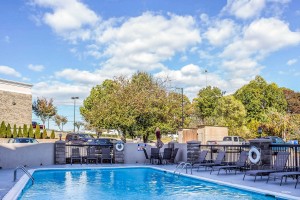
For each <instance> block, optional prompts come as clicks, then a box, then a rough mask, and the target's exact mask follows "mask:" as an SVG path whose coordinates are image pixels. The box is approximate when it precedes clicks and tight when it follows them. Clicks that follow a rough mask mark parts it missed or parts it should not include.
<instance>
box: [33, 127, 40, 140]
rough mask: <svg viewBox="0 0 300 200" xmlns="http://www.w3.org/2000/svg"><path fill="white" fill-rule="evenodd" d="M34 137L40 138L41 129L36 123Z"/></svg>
mask: <svg viewBox="0 0 300 200" xmlns="http://www.w3.org/2000/svg"><path fill="white" fill-rule="evenodd" d="M34 138H35V139H40V138H41V129H40V126H39V125H37V126H36V128H35V131H34Z"/></svg>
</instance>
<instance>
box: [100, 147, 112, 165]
mask: <svg viewBox="0 0 300 200" xmlns="http://www.w3.org/2000/svg"><path fill="white" fill-rule="evenodd" d="M103 160H110V164H112V160H113V158H112V156H111V154H110V148H102V151H101V163H103Z"/></svg>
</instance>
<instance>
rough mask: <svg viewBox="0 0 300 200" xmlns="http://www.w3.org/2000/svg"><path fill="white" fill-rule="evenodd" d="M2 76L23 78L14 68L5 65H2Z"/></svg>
mask: <svg viewBox="0 0 300 200" xmlns="http://www.w3.org/2000/svg"><path fill="white" fill-rule="evenodd" d="M0 74H4V75H9V76H15V77H21V74H20V73H19V72H17V71H16V70H15V69H14V68H11V67H8V66H4V65H0Z"/></svg>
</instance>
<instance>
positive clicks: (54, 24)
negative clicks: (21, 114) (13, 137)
mask: <svg viewBox="0 0 300 200" xmlns="http://www.w3.org/2000/svg"><path fill="white" fill-rule="evenodd" d="M0 13H1V15H0V78H2V79H7V80H13V81H18V82H25V83H30V84H33V88H32V92H33V99H36V98H37V97H46V98H53V99H54V103H55V105H57V106H58V114H60V115H64V116H67V117H68V119H69V121H72V120H73V103H74V102H73V101H72V100H71V97H72V96H78V97H79V98H80V99H79V100H78V101H77V105H81V104H82V101H83V100H84V99H85V98H86V97H87V96H88V95H89V92H90V89H91V88H92V87H93V86H95V85H97V84H101V83H102V81H103V80H105V79H112V78H113V77H115V76H120V75H124V76H130V75H131V74H133V73H135V72H136V71H147V72H149V73H151V74H153V76H155V77H158V78H165V77H168V79H169V80H170V86H173V87H183V88H184V93H185V94H186V95H188V96H189V97H190V98H191V99H192V98H194V97H195V96H196V95H197V93H198V91H199V90H200V89H201V88H203V87H205V86H206V84H207V85H212V86H217V87H219V88H220V89H221V90H223V91H226V92H227V94H229V93H233V92H234V91H236V90H237V89H238V88H240V87H241V86H242V85H244V84H246V83H248V82H249V81H250V80H252V79H253V78H254V77H255V76H256V75H261V76H263V77H264V78H265V79H266V80H267V81H268V82H275V83H277V84H278V85H279V86H280V87H287V88H290V89H293V90H295V91H300V89H299V87H300V84H299V83H300V81H299V78H300V65H299V63H300V2H299V1H298V0H239V1H234V0H227V1H225V0H201V1H200V0H185V1H181V0H164V1H158V0H101V1H98V0H64V1H61V0H14V1H11V0H4V1H2V2H1V6H0ZM205 71H206V72H205ZM79 115H80V114H79V112H78V106H76V116H77V117H76V118H78V119H80V116H79ZM33 119H36V117H34V116H33ZM52 126H53V125H52ZM53 128H55V127H53ZM66 129H69V130H70V129H72V123H68V125H66Z"/></svg>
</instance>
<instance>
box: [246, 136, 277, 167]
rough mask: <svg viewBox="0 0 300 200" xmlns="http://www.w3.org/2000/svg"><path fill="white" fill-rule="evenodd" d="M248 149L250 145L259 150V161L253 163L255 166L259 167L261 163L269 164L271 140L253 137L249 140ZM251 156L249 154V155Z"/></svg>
mask: <svg viewBox="0 0 300 200" xmlns="http://www.w3.org/2000/svg"><path fill="white" fill-rule="evenodd" d="M249 142H250V150H251V147H253V146H254V147H256V148H258V149H259V150H260V161H259V162H258V163H257V164H256V165H255V166H256V168H259V167H261V166H263V165H269V166H270V165H271V162H272V149H271V147H270V145H271V140H269V139H254V140H249ZM249 156H251V155H249Z"/></svg>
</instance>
